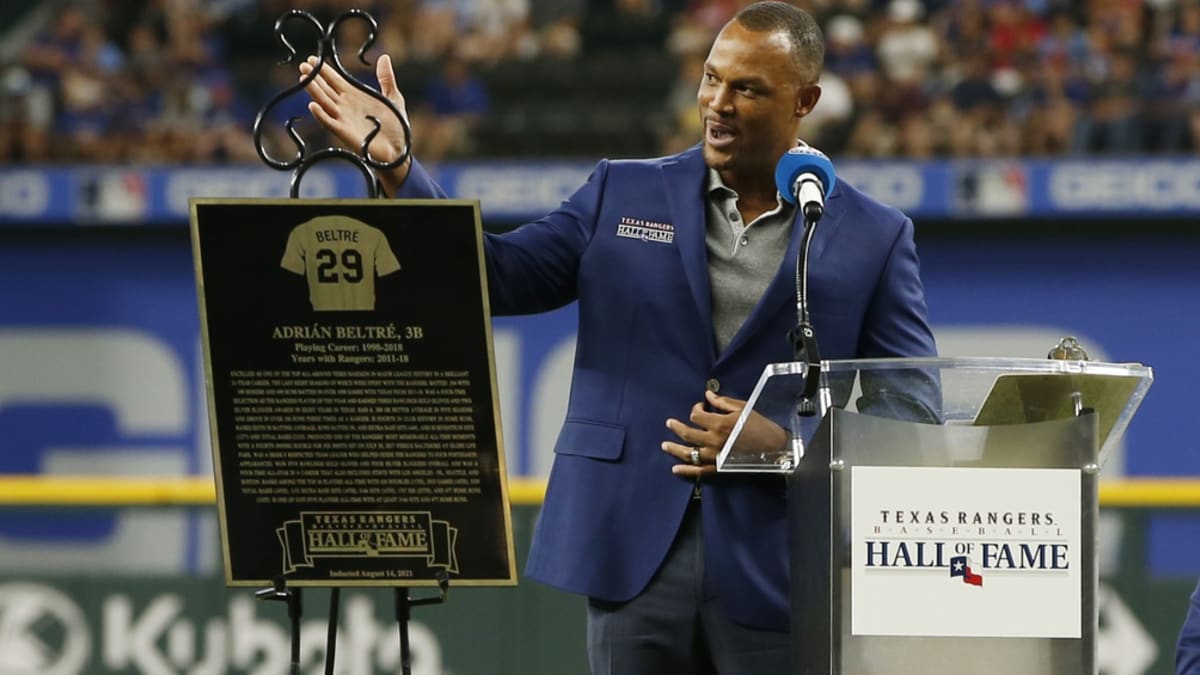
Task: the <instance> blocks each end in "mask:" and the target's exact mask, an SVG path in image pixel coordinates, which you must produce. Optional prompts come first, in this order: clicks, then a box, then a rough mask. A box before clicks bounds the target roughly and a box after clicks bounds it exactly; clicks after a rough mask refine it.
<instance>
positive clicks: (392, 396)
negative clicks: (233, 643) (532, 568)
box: [191, 199, 516, 587]
mask: <svg viewBox="0 0 1200 675" xmlns="http://www.w3.org/2000/svg"><path fill="white" fill-rule="evenodd" d="M191 227H192V244H193V252H194V256H195V263H196V280H197V288H198V291H199V296H200V313H201V324H202V331H203V342H204V353H205V368H206V381H207V386H208V403H209V414H210V423H211V427H212V444H213V460H214V466H215V470H216V484H217V498H218V508H219V513H220V524H221V539H222V548H223V553H224V557H225V581H226V583H227V584H228V585H230V586H262V585H266V584H270V583H273V582H274V581H276V580H278V579H280V578H282V579H284V580H286V583H287V584H289V585H292V586H306V585H307V586H396V587H401V586H423V585H424V586H433V585H437V584H438V577H446V576H448V577H449V579H450V581H451V583H453V584H455V585H459V586H472V585H475V586H483V585H512V584H515V583H516V567H515V563H514V553H513V538H512V521H511V517H510V511H509V502H508V484H507V473H506V470H505V463H504V450H503V443H502V441H501V432H500V422H499V406H498V404H497V394H496V384H495V364H494V359H493V352H492V339H491V317H490V313H489V310H488V298H487V286H486V283H485V280H486V277H485V271H484V263H483V243H482V230H481V227H480V222H479V210H478V205H477V204H476V203H475V202H468V201H455V200H407V201H406V200H386V201H385V200H374V199H372V200H298V199H287V200H277V201H271V200H210V199H195V200H192V202H191Z"/></svg>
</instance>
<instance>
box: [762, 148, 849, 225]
mask: <svg viewBox="0 0 1200 675" xmlns="http://www.w3.org/2000/svg"><path fill="white" fill-rule="evenodd" d="M836 184H837V176H836V175H835V174H834V172H833V162H830V161H829V158H828V157H826V156H825V153H823V152H821V151H820V150H817V149H816V148H812V147H809V146H807V145H802V146H797V147H794V148H792V149H791V150H788V151H787V152H786V153H784V155H783V157H781V158H780V159H779V164H777V165H776V166H775V187H776V188H777V189H778V190H779V194H781V195H783V198H784V200H786V201H787V202H790V203H792V204H799V205H800V211H801V213H803V214H804V217H805V218H806V219H807V220H809V221H811V222H815V221H817V220H820V219H821V216H822V214H824V213H825V198H826V197H828V196H829V194H830V193H831V192H833V186H834V185H836Z"/></svg>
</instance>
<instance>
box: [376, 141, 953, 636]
mask: <svg viewBox="0 0 1200 675" xmlns="http://www.w3.org/2000/svg"><path fill="white" fill-rule="evenodd" d="M706 178H707V167H706V165H705V163H704V159H703V157H702V155H701V152H700V150H699V147H698V146H697V147H694V148H692V149H690V150H687V151H685V152H683V153H681V154H678V155H674V156H670V157H665V158H658V159H646V160H613V161H607V160H606V161H602V162H600V164H599V165H598V166H597V167H596V170H595V171H594V173H593V174H592V175H591V177H590V178H589V179H588V181H587V183H586V184H584V185H583V186H582V187H581V188H580V189H579V190H578V191H577V192H576V193H575V194H574V195H573V196H571V198H570V199H568V200H567V201H566V202H564V203H563V204H562V206H560V207H559V208H558V209H557V210H555V211H554V212H552V213H550V214H549V215H547V216H545V217H544V218H542V219H540V220H537V221H535V222H532V223H529V224H527V225H524V226H522V227H520V228H518V229H516V230H514V231H512V232H508V233H505V234H503V235H488V236H487V238H486V242H485V246H486V249H485V251H486V253H485V254H486V257H487V268H488V284H489V295H490V298H491V306H492V309H493V311H494V312H495V313H497V314H522V313H532V312H541V311H545V310H549V309H553V308H556V307H559V306H562V305H565V304H567V303H569V302H572V301H578V303H579V330H578V338H577V340H578V341H577V345H576V352H575V370H574V375H573V378H572V381H571V396H570V402H569V404H568V409H567V417H566V420H565V422H564V424H563V428H562V431H561V433H560V435H559V437H558V441H557V444H556V445H555V449H554V451H555V459H554V464H553V467H552V469H551V472H550V477H549V483H548V487H547V491H546V498H545V503H544V505H543V508H542V511H541V515H540V518H539V521H538V525H537V528H536V532H535V534H534V539H533V546H532V549H531V551H530V553H529V558H528V561H527V564H526V574H527V575H528V576H529V577H531V578H533V579H536V580H538V581H541V582H544V583H547V584H549V585H551V586H556V587H559V588H562V589H565V590H568V591H572V592H576V593H581V594H584V595H587V596H590V597H594V598H599V599H604V600H610V601H623V600H628V599H630V598H632V597H634V596H636V595H637V594H638V593H639V592H641V591H642V589H643V588H645V587H646V585H647V583H648V582H649V581H650V578H651V577H652V575H653V574H654V572H655V571H656V570H657V569H658V567H659V565H660V564H661V563H662V561H663V559H664V557H665V556H666V554H667V550H668V549H669V547H670V546H671V543H672V541H673V540H674V538H675V534H676V531H677V530H678V528H679V525H680V523H681V522H682V519H683V516H684V512H685V510H686V509H687V507H688V500H689V499H690V498H691V493H692V481H691V480H688V479H685V478H682V477H679V476H675V475H674V474H672V473H671V467H672V466H673V465H674V464H676V463H677V462H678V460H676V459H675V458H674V457H672V456H670V455H668V454H666V453H664V452H663V451H662V450H661V449H660V448H659V446H660V444H661V443H662V441H664V440H676V439H674V434H672V433H671V432H670V431H669V430H668V429H667V428H666V426H665V422H666V420H667V418H669V417H675V418H678V419H684V420H686V419H687V416H688V414H689V411H690V409H691V407H692V405H693V404H695V403H696V402H698V401H701V400H702V399H703V394H704V391H705V385H706V382H707V381H709V380H713V379H715V380H716V381H717V382H719V387H720V393H721V394H722V395H726V396H732V397H736V398H741V399H746V398H748V397H749V395H750V393H751V391H752V389H753V387H754V384H755V383H756V382H757V380H758V378H759V376H760V375H761V373H762V371H763V367H764V366H765V365H766V364H768V363H772V362H779V361H790V360H791V359H792V353H791V347H790V345H789V343H788V341H787V339H786V335H787V332H788V330H789V329H790V328H792V326H793V324H794V323H795V281H794V279H795V272H794V270H795V266H796V255H797V249H798V246H799V240H800V234H801V232H802V229H803V227H802V223H798V224H797V226H796V227H794V228H793V232H792V237H791V241H790V244H789V246H788V251H787V255H786V256H785V258H784V261H783V264H782V265H781V267H780V269H779V270H778V271H777V272H776V274H775V277H774V279H773V280H772V281H771V283H770V285H769V287H768V288H767V290H766V292H765V294H764V295H763V297H762V299H761V300H760V301H759V303H758V305H757V306H756V307H755V308H754V310H753V312H752V313H751V315H750V317H749V318H748V319H747V320H746V323H745V325H744V326H743V327H742V328H741V330H740V331H739V332H738V333H737V335H736V336H735V337H734V338H733V341H732V342H731V343H730V344H729V346H728V347H727V348H726V349H725V351H724V352H722V353H717V348H716V344H715V339H714V336H713V322H712V315H711V301H710V291H709V275H708V259H707V252H706V249H705V241H704V233H705V219H706V196H705V184H706ZM397 196H399V197H436V196H444V192H443V191H442V190H441V188H440V187H438V186H437V185H436V184H435V183H433V181H432V180H431V179H430V177H429V175H428V174H427V173H426V172H425V171H424V169H422V168H421V167H420V165H419V164H417V163H416V162H414V163H413V170H412V171H411V172H410V175H409V178H408V180H407V181H406V182H405V184H404V186H403V188H402V190H401V191H400V193H399V194H398V195H397ZM646 232H653V234H651V235H649V236H642V233H646ZM809 279H810V281H809V305H810V314H811V318H812V323H813V326H814V328H815V330H816V332H817V336H818V338H819V340H820V345H821V356H822V357H823V358H827V359H845V358H866V357H898V356H933V355H934V354H935V347H934V340H933V336H932V334H931V332H930V330H929V325H928V322H927V319H926V307H925V300H924V291H923V288H922V285H921V280H920V276H919V264H918V261H917V255H916V250H915V248H914V245H913V226H912V222H911V221H910V220H909V219H908V218H906V217H905V216H904V215H903V214H902V213H900V212H899V211H897V210H896V209H893V208H891V207H888V206H884V205H882V204H880V203H879V202H877V201H875V200H873V199H871V198H870V197H867V196H866V195H864V194H863V193H861V192H859V191H858V190H856V189H855V188H853V187H852V186H850V185H848V184H847V183H845V182H844V181H838V183H837V187H836V189H835V190H834V192H833V194H832V195H830V198H829V200H828V204H827V206H826V211H825V215H824V218H823V219H822V221H821V223H820V227H819V228H818V230H817V234H816V236H815V238H814V240H813V244H812V248H811V254H810V277H809ZM785 506H786V492H785V484H784V481H783V480H782V479H780V478H779V477H778V476H753V475H744V474H743V475H736V476H730V475H721V476H717V477H714V478H713V479H711V480H706V482H705V487H704V499H703V500H702V506H701V509H702V514H703V515H702V517H703V530H704V563H705V565H704V568H705V577H706V578H705V582H706V585H707V587H708V588H711V589H714V590H715V592H716V594H717V597H718V599H719V602H721V603H722V606H723V608H724V609H725V610H726V612H727V613H728V614H729V616H730V617H731V618H732V619H734V620H735V621H738V622H739V623H742V624H745V625H749V626H755V627H760V628H770V629H777V630H787V628H788V625H789V600H788V583H787V578H788V562H787V561H788V555H787V545H788V544H787V538H788V535H787V527H786V523H785V517H786V508H785Z"/></svg>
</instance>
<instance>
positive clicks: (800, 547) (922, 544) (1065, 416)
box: [717, 358, 1153, 675]
mask: <svg viewBox="0 0 1200 675" xmlns="http://www.w3.org/2000/svg"><path fill="white" fill-rule="evenodd" d="M821 366H822V367H821V371H820V388H819V390H818V399H819V403H820V406H819V412H820V413H821V415H820V416H819V417H818V416H809V417H805V416H800V415H798V412H799V411H800V410H801V409H800V408H799V406H798V404H799V403H800V400H801V394H802V392H803V391H804V387H803V384H804V382H805V377H806V375H807V368H806V365H805V364H803V363H778V364H770V365H768V366H767V367H766V368H765V369H764V372H763V375H762V377H761V378H760V379H759V382H758V385H757V386H756V387H755V389H754V391H753V392H752V394H751V396H750V399H749V401H748V404H747V405H746V407H745V409H743V411H742V412H741V414H740V416H739V420H738V423H737V424H736V425H735V427H734V431H733V433H732V434H731V435H730V438H729V440H728V442H727V443H726V445H725V447H724V448H723V449H722V451H721V454H720V455H719V456H718V459H717V462H718V464H717V466H718V469H719V470H721V471H735V472H757V473H774V474H784V475H786V476H787V480H788V521H789V530H790V533H789V537H790V542H789V547H790V558H791V559H790V571H791V577H790V581H791V596H792V597H791V600H792V646H793V659H792V662H793V672H794V673H802V674H804V675H818V674H819V675H877V674H880V673H923V674H925V675H951V674H953V675H1006V674H1008V673H1023V674H1027V675H1092V674H1093V673H1095V667H1096V658H1097V657H1096V646H1097V634H1098V630H1099V627H1098V625H1097V611H1096V607H1097V590H1098V581H1097V579H1098V573H1097V562H1096V550H1095V547H1096V540H1097V539H1096V532H1097V527H1098V518H1099V504H1098V484H1099V480H1100V470H1101V466H1102V465H1103V464H1104V460H1105V458H1106V457H1107V456H1109V455H1110V454H1113V453H1114V450H1115V446H1116V445H1117V444H1118V442H1119V439H1120V436H1121V434H1122V433H1123V432H1124V430H1125V429H1126V427H1127V426H1128V424H1129V421H1130V420H1131V419H1132V417H1133V415H1134V413H1135V412H1136V411H1137V409H1138V407H1139V406H1140V405H1141V403H1142V400H1143V399H1144V397H1145V395H1146V391H1147V389H1148V388H1149V387H1150V383H1151V380H1152V377H1153V375H1152V373H1151V371H1150V369H1149V368H1147V367H1145V366H1142V365H1140V364H1111V363H1093V362H1084V361H1062V360H1049V359H1046V360H1041V359H1038V360H1030V359H967V358H959V359H937V358H913V359H860V360H848V361H825V362H822V364H821ZM760 418H761V419H760ZM751 420H753V421H754V423H755V424H757V425H761V424H764V423H765V422H770V423H773V424H775V425H777V426H779V427H781V428H783V429H785V430H787V431H788V432H789V433H790V434H791V442H790V444H789V445H788V446H787V447H786V448H783V449H780V448H765V449H764V448H760V447H755V445H754V442H755V439H756V438H759V437H761V436H758V437H756V436H753V435H750V436H748V437H747V439H746V440H744V441H743V440H742V439H741V436H740V432H741V430H742V429H743V428H746V425H747V424H749V423H750V421H751ZM764 420H765V422H764Z"/></svg>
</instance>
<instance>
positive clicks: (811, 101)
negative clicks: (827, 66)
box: [796, 84, 821, 119]
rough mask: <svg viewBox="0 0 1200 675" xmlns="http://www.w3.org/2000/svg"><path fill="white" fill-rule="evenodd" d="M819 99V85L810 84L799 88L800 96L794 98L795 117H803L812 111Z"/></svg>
mask: <svg viewBox="0 0 1200 675" xmlns="http://www.w3.org/2000/svg"><path fill="white" fill-rule="evenodd" d="M819 100H821V85H819V84H810V85H807V86H805V87H804V88H803V89H801V90H800V96H799V98H797V99H796V118H797V119H799V118H801V117H805V116H806V115H808V114H809V113H810V112H812V111H813V108H815V107H816V105H817V101H819Z"/></svg>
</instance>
